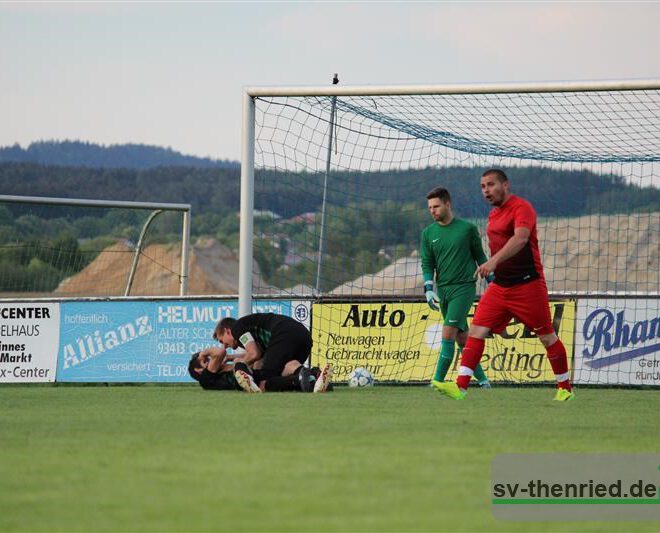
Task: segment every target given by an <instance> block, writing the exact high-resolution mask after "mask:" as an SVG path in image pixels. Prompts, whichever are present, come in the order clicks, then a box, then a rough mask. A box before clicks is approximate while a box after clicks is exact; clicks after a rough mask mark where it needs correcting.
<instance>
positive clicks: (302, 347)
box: [259, 320, 312, 379]
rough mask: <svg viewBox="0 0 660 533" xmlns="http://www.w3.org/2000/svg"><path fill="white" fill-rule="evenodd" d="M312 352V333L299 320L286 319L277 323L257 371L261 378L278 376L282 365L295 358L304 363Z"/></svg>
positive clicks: (282, 368) (282, 367)
mask: <svg viewBox="0 0 660 533" xmlns="http://www.w3.org/2000/svg"><path fill="white" fill-rule="evenodd" d="M311 352H312V335H311V334H310V332H309V330H308V329H307V328H306V327H305V326H303V325H302V324H301V323H300V322H296V321H295V320H287V321H286V322H282V323H281V324H278V325H277V326H276V327H275V329H274V330H273V334H272V336H271V338H270V342H269V343H268V347H267V348H266V351H265V353H264V354H263V366H262V367H261V369H260V371H259V375H260V376H261V378H262V379H266V378H268V377H270V376H279V375H281V374H282V370H284V365H286V364H287V363H288V362H289V361H292V360H294V359H295V360H297V361H299V362H301V363H304V362H305V361H306V360H307V358H308V357H309V355H310V353H311Z"/></svg>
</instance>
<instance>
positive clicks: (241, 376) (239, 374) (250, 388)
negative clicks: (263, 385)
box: [234, 370, 261, 392]
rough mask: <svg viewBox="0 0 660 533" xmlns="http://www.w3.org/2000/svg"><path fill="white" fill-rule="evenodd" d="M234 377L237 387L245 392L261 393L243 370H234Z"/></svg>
mask: <svg viewBox="0 0 660 533" xmlns="http://www.w3.org/2000/svg"><path fill="white" fill-rule="evenodd" d="M234 377H235V378H236V383H238V385H239V387H241V389H243V390H244V391H245V392H261V389H260V388H259V386H258V385H257V384H256V383H255V382H254V379H253V378H252V376H251V375H250V374H248V373H247V372H245V371H243V370H235V371H234Z"/></svg>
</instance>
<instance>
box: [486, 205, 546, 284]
mask: <svg viewBox="0 0 660 533" xmlns="http://www.w3.org/2000/svg"><path fill="white" fill-rule="evenodd" d="M521 227H522V228H527V229H528V230H529V231H530V234H529V240H528V241H527V244H525V246H524V247H523V249H522V250H520V251H519V252H518V253H517V254H516V255H514V256H513V257H510V258H509V259H507V260H506V261H502V262H501V263H500V264H499V265H497V267H496V268H495V283H497V284H498V285H501V286H502V287H510V286H512V285H518V284H520V283H527V282H528V281H532V280H533V279H537V278H541V279H545V278H544V276H543V265H542V264H541V254H540V252H539V242H538V238H537V235H536V211H534V208H533V207H532V204H530V203H529V202H528V201H527V200H524V199H523V198H520V197H518V196H515V195H511V196H510V197H509V199H508V200H507V201H506V202H504V204H502V205H501V206H499V207H495V208H494V209H493V210H492V211H491V212H490V214H489V215H488V228H487V233H488V245H489V247H490V256H491V257H492V256H493V255H495V254H496V253H497V252H499V251H500V250H501V249H502V248H503V247H504V245H505V244H506V243H507V241H508V240H509V239H510V238H511V237H513V233H514V230H515V229H516V228H521Z"/></svg>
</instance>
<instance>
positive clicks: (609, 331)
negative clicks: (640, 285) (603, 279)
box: [574, 298, 660, 386]
mask: <svg viewBox="0 0 660 533" xmlns="http://www.w3.org/2000/svg"><path fill="white" fill-rule="evenodd" d="M659 307H660V299H657V298H656V299H652V298H634V299H633V298H626V299H614V298H607V299H606V298H603V299H601V298H594V299H580V300H579V301H578V308H577V322H576V332H575V363H574V368H575V374H574V380H575V383H580V384H599V385H600V384H602V385H656V386H660V310H659Z"/></svg>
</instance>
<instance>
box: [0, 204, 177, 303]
mask: <svg viewBox="0 0 660 533" xmlns="http://www.w3.org/2000/svg"><path fill="white" fill-rule="evenodd" d="M189 214H190V206H188V205H183V204H149V203H136V202H110V201H108V202H104V201H95V200H76V199H59V198H40V197H18V196H0V297H1V298H41V297H51V298H66V297H108V296H175V295H179V294H185V292H186V291H185V287H186V281H187V280H186V278H187V266H185V267H184V265H186V264H187V260H188V258H187V253H186V252H183V251H184V250H186V249H187V244H188V243H187V240H188V236H187V231H188V230H187V228H188V227H189V224H188V222H185V221H186V220H187V219H189ZM182 253H183V254H184V258H183V260H182ZM182 289H183V290H182Z"/></svg>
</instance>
